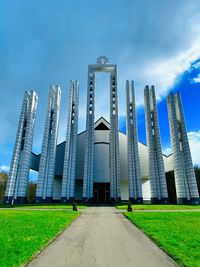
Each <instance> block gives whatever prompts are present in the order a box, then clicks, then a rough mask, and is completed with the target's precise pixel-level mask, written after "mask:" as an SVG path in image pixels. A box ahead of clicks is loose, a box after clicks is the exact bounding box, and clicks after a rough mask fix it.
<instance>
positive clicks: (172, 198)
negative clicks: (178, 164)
mask: <svg viewBox="0 0 200 267" xmlns="http://www.w3.org/2000/svg"><path fill="white" fill-rule="evenodd" d="M166 181H167V191H168V197H169V204H177V201H176V186H175V179H174V171H171V172H167V173H166Z"/></svg>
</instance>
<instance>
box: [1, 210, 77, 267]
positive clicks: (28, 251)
mask: <svg viewBox="0 0 200 267" xmlns="http://www.w3.org/2000/svg"><path fill="white" fill-rule="evenodd" d="M79 214H80V213H79V212H73V211H42V210H41V211H38V210H33V211H32V210H14V209H9V210H0V266H1V267H13V266H22V265H23V264H24V263H26V262H27V261H29V260H30V259H31V258H32V256H33V255H34V254H35V253H37V251H39V250H40V249H41V248H43V247H44V246H45V245H47V244H48V242H49V241H50V240H52V238H53V237H55V236H56V235H57V234H58V233H59V232H61V231H62V230H63V229H64V228H65V227H66V226H67V225H69V224H70V223H71V222H72V221H73V220H74V219H75V218H76V217H77V216H79Z"/></svg>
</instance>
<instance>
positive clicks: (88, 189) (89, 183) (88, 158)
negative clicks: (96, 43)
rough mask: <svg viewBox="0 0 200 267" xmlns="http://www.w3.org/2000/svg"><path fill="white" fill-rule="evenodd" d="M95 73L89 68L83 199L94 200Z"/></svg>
mask: <svg viewBox="0 0 200 267" xmlns="http://www.w3.org/2000/svg"><path fill="white" fill-rule="evenodd" d="M94 97H95V72H94V70H92V69H91V68H90V66H89V67H88V91H87V114H86V132H85V157H84V177H83V199H85V200H87V199H91V198H93V168H94V106H95V98H94Z"/></svg>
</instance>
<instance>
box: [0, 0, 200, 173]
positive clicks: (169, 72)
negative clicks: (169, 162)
mask: <svg viewBox="0 0 200 267" xmlns="http://www.w3.org/2000/svg"><path fill="white" fill-rule="evenodd" d="M0 18H1V19H0V21H1V23H0V48H1V49H0V58H1V61H0V82H1V89H0V92H1V97H0V114H1V116H0V127H1V131H0V169H1V170H7V169H8V167H9V164H10V160H11V155H12V149H13V145H14V141H15V135H16V129H17V124H18V119H19V114H20V109H21V103H22V99H23V93H24V90H29V89H34V90H36V92H37V94H38V96H39V103H38V110H37V116H36V124H35V134H34V143H33V151H34V152H35V153H39V152H40V150H41V143H42V135H43V130H44V120H45V112H46V108H47V96H48V90H49V89H48V88H49V85H50V84H59V85H60V86H61V89H62V100H61V116H60V129H59V142H61V141H63V140H64V139H65V132H66V117H67V101H68V90H69V80H70V79H73V80H79V82H80V116H79V131H81V130H84V128H85V110H86V106H85V105H86V86H87V67H88V64H89V63H95V62H96V58H97V57H98V56H100V55H106V56H107V57H109V59H110V62H111V63H116V64H117V65H118V83H119V89H118V90H119V99H120V101H119V114H120V118H119V119H120V128H121V129H122V130H125V110H126V109H125V94H124V92H125V81H126V79H130V80H131V79H133V80H134V81H135V86H136V102H137V113H138V132H139V140H140V141H142V142H144V143H146V139H145V138H146V136H145V124H144V108H143V90H144V87H145V85H146V84H149V85H152V84H154V85H155V87H156V92H157V98H158V111H159V119H160V128H161V137H162V145H163V150H164V152H165V153H170V147H171V146H170V137H169V126H168V116H167V108H166V96H167V95H168V93H169V92H170V91H180V92H181V93H182V98H183V105H184V109H185V116H186V122H187V130H188V136H189V140H190V145H191V150H192V156H193V160H194V163H198V164H200V153H199V151H200V119H199V118H200V109H199V103H200V63H199V62H200V61H199V59H200V45H199V44H200V25H199V24H200V22H199V21H200V20H199V18H200V5H199V1H198V0H197V1H195V0H193V1H187V0H176V1H174V0H168V1H165V0H151V1H147V0H145V1H143V0H140V1H139V0H138V1H134V0H131V1H129V0H125V1H124V0H101V1H100V0H80V1H72V0H71V1H70V0H69V1H65V0H57V1H52V0H34V1H27V0H1V1H0ZM107 81H108V77H107V76H106V75H104V74H102V75H98V76H97V98H96V99H97V103H96V114H95V115H96V118H98V117H99V116H101V115H102V116H104V117H106V118H107V119H108V117H109V116H108V112H109V108H108V101H109V99H108V96H109V93H108V83H107ZM100 96H101V97H100Z"/></svg>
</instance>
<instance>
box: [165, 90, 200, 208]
mask: <svg viewBox="0 0 200 267" xmlns="http://www.w3.org/2000/svg"><path fill="white" fill-rule="evenodd" d="M167 104H168V115H169V124H170V136H171V143H172V152H173V159H174V172H175V183H176V194H177V203H178V204H184V203H188V202H190V203H192V204H199V203H200V201H199V193H198V188H197V182H196V178H195V173H194V167H193V163H192V157H191V152H190V147H189V142H188V136H187V129H186V123H185V117H184V112H183V106H182V101H181V96H180V93H177V94H176V95H174V94H173V93H170V94H169V96H168V98H167Z"/></svg>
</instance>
